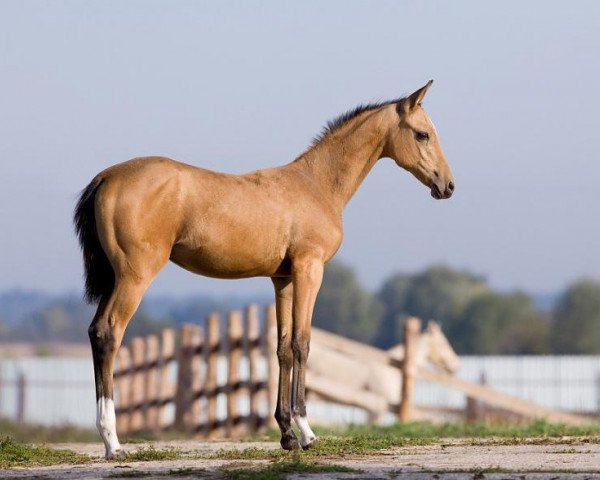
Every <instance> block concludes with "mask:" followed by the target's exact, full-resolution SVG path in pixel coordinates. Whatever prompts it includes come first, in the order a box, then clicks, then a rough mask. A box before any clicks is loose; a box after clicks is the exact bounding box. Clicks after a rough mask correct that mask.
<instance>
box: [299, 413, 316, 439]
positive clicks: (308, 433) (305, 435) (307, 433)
mask: <svg viewBox="0 0 600 480" xmlns="http://www.w3.org/2000/svg"><path fill="white" fill-rule="evenodd" d="M294 422H296V425H298V428H299V429H300V435H301V436H300V445H302V446H303V447H306V446H307V445H309V444H311V443H312V442H313V440H314V439H315V438H317V436H316V435H315V434H314V433H313V431H312V429H311V428H310V425H309V424H308V420H307V419H306V417H302V416H300V415H296V416H295V417H294Z"/></svg>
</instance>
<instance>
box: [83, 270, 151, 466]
mask: <svg viewBox="0 0 600 480" xmlns="http://www.w3.org/2000/svg"><path fill="white" fill-rule="evenodd" d="M153 277H154V275H152V276H151V277H150V278H147V279H144V280H140V279H139V278H135V279H133V278H129V277H123V276H120V277H119V278H118V279H117V280H116V282H115V287H114V290H113V293H112V294H111V295H110V297H107V298H102V300H101V301H100V304H99V305H98V311H97V312H96V315H95V316H94V320H93V321H92V324H91V325H90V328H89V331H88V333H89V336H90V342H91V344H92V355H93V358H94V375H95V379H96V402H97V414H96V426H97V427H98V430H99V431H100V435H101V436H102V440H103V441H104V446H105V447H106V458H107V459H110V458H123V457H124V456H125V452H124V451H123V450H122V449H121V445H120V443H119V439H118V437H117V431H116V416H115V405H114V401H113V363H114V359H115V356H116V353H117V350H118V349H119V346H120V345H121V340H122V339H123V334H124V333H125V328H126V326H127V323H128V322H129V320H130V319H131V317H132V316H133V314H134V313H135V311H136V310H137V307H138V305H139V303H140V301H141V299H142V296H143V295H144V292H145V290H146V288H147V287H148V285H149V284H150V281H151V280H152V278H153Z"/></svg>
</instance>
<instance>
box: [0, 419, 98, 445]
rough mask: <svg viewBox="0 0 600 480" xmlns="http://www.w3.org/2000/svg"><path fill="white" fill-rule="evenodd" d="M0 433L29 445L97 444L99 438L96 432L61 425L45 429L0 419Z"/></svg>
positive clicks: (41, 426) (45, 427) (44, 427)
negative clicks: (29, 443)
mask: <svg viewBox="0 0 600 480" xmlns="http://www.w3.org/2000/svg"><path fill="white" fill-rule="evenodd" d="M0 432H2V433H3V434H4V435H7V436H9V437H11V438H14V439H15V440H17V441H19V442H31V443H67V442H85V443H88V442H98V441H99V440H100V436H99V435H98V431H97V430H95V429H94V430H92V429H86V428H79V427H74V426H73V425H63V426H60V427H47V426H43V425H36V424H23V423H17V422H13V421H11V420H7V419H0Z"/></svg>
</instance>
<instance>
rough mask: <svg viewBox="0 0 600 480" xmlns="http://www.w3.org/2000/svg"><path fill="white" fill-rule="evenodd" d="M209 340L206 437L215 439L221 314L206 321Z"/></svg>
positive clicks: (205, 386)
mask: <svg viewBox="0 0 600 480" xmlns="http://www.w3.org/2000/svg"><path fill="white" fill-rule="evenodd" d="M206 326H207V330H208V331H207V334H206V336H207V339H206V343H205V350H204V352H205V359H206V360H205V361H206V379H205V382H204V391H205V395H206V424H205V432H204V433H205V436H206V437H208V438H214V437H215V436H217V435H218V433H219V428H218V424H217V423H218V422H217V368H218V363H219V349H220V346H221V333H220V318H219V314H217V313H211V314H210V315H209V316H208V319H207V321H206Z"/></svg>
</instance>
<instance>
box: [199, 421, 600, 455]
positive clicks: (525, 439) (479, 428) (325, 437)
mask: <svg viewBox="0 0 600 480" xmlns="http://www.w3.org/2000/svg"><path fill="white" fill-rule="evenodd" d="M316 431H317V434H318V436H319V440H318V442H317V443H316V445H314V446H313V447H311V448H310V449H309V450H307V451H305V452H300V455H301V456H302V458H305V459H310V458H314V459H316V458H319V457H339V456H349V455H354V456H356V455H372V454H376V453H379V452H381V451H385V450H389V449H393V448H400V447H411V446H424V445H433V444H440V443H442V442H443V441H444V440H445V439H454V438H456V439H465V440H466V443H467V444H473V445H479V444H486V445H488V444H489V445H519V444H541V445H552V444H567V445H568V444H573V443H581V442H584V443H586V442H588V443H595V442H600V425H599V424H592V425H589V426H582V427H572V426H568V425H557V424H551V423H548V422H545V421H537V422H534V423H532V424H530V425H523V426H490V425H484V424H466V423H448V424H442V425H435V424H432V423H428V422H412V423H407V424H394V425H390V426H385V427H375V426H367V425H357V426H350V427H346V428H316ZM293 454H295V453H294V452H292V453H290V452H286V451H283V450H279V449H277V450H271V449H266V448H256V447H252V448H246V449H240V450H218V451H216V452H199V453H198V458H209V459H210V458H219V459H227V460H255V459H262V460H281V459H285V458H289V456H290V455H293Z"/></svg>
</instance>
